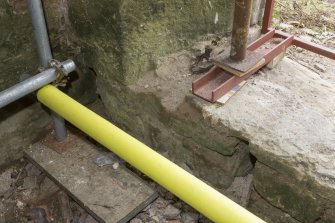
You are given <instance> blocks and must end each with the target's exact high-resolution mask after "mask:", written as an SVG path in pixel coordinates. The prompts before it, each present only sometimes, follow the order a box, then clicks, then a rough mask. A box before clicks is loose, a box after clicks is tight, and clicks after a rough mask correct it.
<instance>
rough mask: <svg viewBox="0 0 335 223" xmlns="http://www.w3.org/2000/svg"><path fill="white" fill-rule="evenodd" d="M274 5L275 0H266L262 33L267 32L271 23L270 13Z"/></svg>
mask: <svg viewBox="0 0 335 223" xmlns="http://www.w3.org/2000/svg"><path fill="white" fill-rule="evenodd" d="M274 5H275V0H266V4H265V10H264V17H263V23H262V33H263V34H265V33H267V32H268V30H269V28H270V26H271V24H272V14H273V8H274Z"/></svg>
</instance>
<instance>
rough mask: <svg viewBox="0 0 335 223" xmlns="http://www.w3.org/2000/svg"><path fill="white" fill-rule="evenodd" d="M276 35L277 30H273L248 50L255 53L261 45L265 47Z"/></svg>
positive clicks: (250, 45) (253, 43)
mask: <svg viewBox="0 0 335 223" xmlns="http://www.w3.org/2000/svg"><path fill="white" fill-rule="evenodd" d="M274 35H275V30H274V29H271V30H270V31H268V32H267V33H266V34H264V35H263V36H262V37H260V38H259V39H257V40H255V41H254V42H252V43H251V44H249V46H248V47H247V49H248V50H250V51H254V50H256V49H258V48H259V47H260V46H261V45H263V44H264V43H266V42H267V41H269V40H270V39H272V38H273V36H274Z"/></svg>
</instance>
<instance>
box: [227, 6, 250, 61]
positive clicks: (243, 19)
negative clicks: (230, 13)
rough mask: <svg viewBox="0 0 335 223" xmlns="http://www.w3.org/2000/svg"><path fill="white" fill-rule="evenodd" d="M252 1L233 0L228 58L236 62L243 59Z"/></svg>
mask: <svg viewBox="0 0 335 223" xmlns="http://www.w3.org/2000/svg"><path fill="white" fill-rule="evenodd" d="M251 11H252V0H235V12H234V22H233V31H232V37H231V49H230V58H231V59H233V60H236V61H241V60H244V59H245V55H246V52H247V40H248V34H249V26H250V18H251Z"/></svg>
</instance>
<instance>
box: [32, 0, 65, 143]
mask: <svg viewBox="0 0 335 223" xmlns="http://www.w3.org/2000/svg"><path fill="white" fill-rule="evenodd" d="M28 8H29V13H30V16H31V19H32V23H33V27H34V34H35V40H36V46H37V51H38V55H39V58H40V63H41V65H42V66H43V67H44V68H47V67H49V62H50V60H51V59H52V53H51V49H50V43H49V37H48V31H47V27H46V24H45V18H44V13H43V7H42V2H41V0H28ZM51 116H52V119H53V123H54V128H55V137H56V139H57V141H63V140H65V139H66V136H67V131H66V126H65V121H64V119H63V118H62V117H60V116H58V115H57V114H56V113H54V112H52V114H51Z"/></svg>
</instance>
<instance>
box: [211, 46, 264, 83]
mask: <svg viewBox="0 0 335 223" xmlns="http://www.w3.org/2000/svg"><path fill="white" fill-rule="evenodd" d="M263 57H264V55H263V54H261V53H258V52H254V51H250V50H247V53H246V58H245V59H244V60H242V61H235V60H232V59H231V58H230V55H229V51H227V52H224V53H222V54H219V55H218V56H217V57H216V58H214V60H213V62H214V64H215V65H217V66H219V67H221V68H222V69H224V70H227V71H229V72H230V73H232V74H234V75H237V76H239V77H241V76H243V75H244V74H245V73H247V72H248V71H249V70H251V69H252V68H253V67H254V66H256V65H257V64H258V63H259V62H260V61H261V60H262V59H263Z"/></svg>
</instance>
